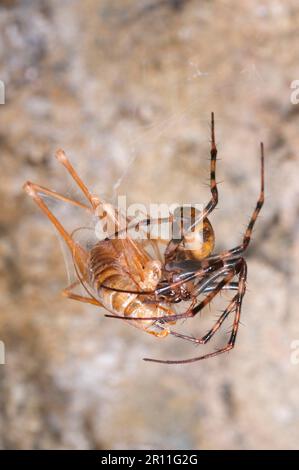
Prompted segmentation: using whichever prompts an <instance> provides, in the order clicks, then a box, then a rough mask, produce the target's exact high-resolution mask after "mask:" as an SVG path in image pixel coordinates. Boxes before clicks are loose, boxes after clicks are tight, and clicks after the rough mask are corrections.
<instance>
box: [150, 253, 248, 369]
mask: <svg viewBox="0 0 299 470" xmlns="http://www.w3.org/2000/svg"><path fill="white" fill-rule="evenodd" d="M239 263H240V267H239V288H238V294H237V295H236V296H235V305H236V313H235V318H234V324H233V328H232V332H231V335H230V338H229V341H228V343H227V345H226V346H225V347H223V348H220V349H218V350H217V351H214V352H212V353H208V354H204V355H203V356H199V357H193V358H190V359H183V360H162V359H151V358H144V361H149V362H158V363H161V364H189V363H192V362H196V361H201V360H203V359H208V358H210V357H215V356H218V355H219V354H223V353H225V352H228V351H230V350H231V349H233V347H234V346H235V342H236V336H237V333H238V328H239V323H240V315H241V306H242V300H243V297H244V294H245V291H246V278H247V265H246V261H245V260H244V258H239ZM233 300H234V299H233ZM223 315H224V313H223ZM220 318H221V317H220ZM223 321H224V319H223ZM220 326H221V325H219V327H220ZM219 327H218V328H217V329H219ZM209 333H210V332H209ZM209 333H208V334H209Z"/></svg>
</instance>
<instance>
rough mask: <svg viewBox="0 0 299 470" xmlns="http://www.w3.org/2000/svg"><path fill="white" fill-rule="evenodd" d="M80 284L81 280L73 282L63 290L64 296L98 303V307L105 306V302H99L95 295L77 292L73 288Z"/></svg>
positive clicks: (93, 303)
mask: <svg viewBox="0 0 299 470" xmlns="http://www.w3.org/2000/svg"><path fill="white" fill-rule="evenodd" d="M80 284H81V282H80V281H75V282H73V283H72V284H70V285H69V286H68V287H66V288H65V289H64V290H63V291H62V295H63V296H64V297H67V298H68V299H73V300H78V301H79V302H84V303H88V304H92V305H97V306H98V307H103V304H101V302H99V301H98V300H97V299H96V298H95V297H87V296H84V295H79V294H76V293H75V292H74V290H73V289H74V288H75V287H77V286H79V285H80ZM88 294H89V293H88ZM89 295H90V294H89Z"/></svg>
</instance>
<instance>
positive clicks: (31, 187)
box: [24, 181, 88, 275]
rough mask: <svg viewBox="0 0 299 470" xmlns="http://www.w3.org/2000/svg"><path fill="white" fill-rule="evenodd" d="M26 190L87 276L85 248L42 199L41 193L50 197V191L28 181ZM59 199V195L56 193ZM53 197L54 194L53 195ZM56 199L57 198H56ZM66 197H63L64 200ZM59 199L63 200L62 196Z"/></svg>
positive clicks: (25, 186)
mask: <svg viewBox="0 0 299 470" xmlns="http://www.w3.org/2000/svg"><path fill="white" fill-rule="evenodd" d="M24 190H25V191H26V192H27V194H28V195H29V196H30V197H32V198H33V200H34V202H35V203H36V204H37V205H38V206H39V208H40V209H41V210H42V212H43V213H44V214H45V215H46V217H47V218H48V219H49V220H50V222H51V223H52V224H53V225H54V227H55V228H56V230H57V231H58V233H59V234H60V235H61V237H62V238H63V240H64V241H65V243H66V244H67V246H68V248H69V250H70V252H71V254H72V256H73V258H74V259H75V260H76V263H77V265H78V267H79V269H80V272H81V273H82V274H84V275H85V270H86V262H87V259H88V254H87V252H86V251H85V250H84V248H83V247H82V246H81V245H80V244H79V243H77V242H75V241H74V240H73V238H72V236H71V234H70V233H69V232H68V231H67V230H66V229H65V227H64V226H63V225H62V224H61V222H60V221H59V220H58V219H57V217H55V215H54V214H53V212H52V211H51V210H50V209H49V207H48V206H47V204H46V203H45V202H44V200H43V199H42V198H41V196H40V193H42V194H45V195H49V194H50V193H51V191H50V190H48V189H46V190H44V189H43V188H42V187H41V186H39V185H36V184H35V183H31V182H30V181H28V182H27V183H25V185H24ZM54 194H55V195H56V198H57V194H58V193H54ZM51 195H53V194H51ZM54 197H55V196H54ZM63 197H64V196H62V198H63ZM58 199H61V197H60V195H59V196H58Z"/></svg>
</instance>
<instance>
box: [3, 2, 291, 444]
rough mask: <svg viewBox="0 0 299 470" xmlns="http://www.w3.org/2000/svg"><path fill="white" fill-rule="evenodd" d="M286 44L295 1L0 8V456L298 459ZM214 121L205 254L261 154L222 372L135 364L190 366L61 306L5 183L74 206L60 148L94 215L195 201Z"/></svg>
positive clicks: (244, 195) (249, 186)
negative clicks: (151, 451) (237, 316)
mask: <svg viewBox="0 0 299 470" xmlns="http://www.w3.org/2000/svg"><path fill="white" fill-rule="evenodd" d="M298 28H299V5H298V2H297V1H296V0H287V1H282V0H281V1H280V0H264V1H261V0H250V1H249V0H248V1H247V0H246V1H243V2H238V1H236V0H231V1H218V0H214V1H213V0H189V1H188V0H185V1H184V0H181V1H180V0H172V1H171V0H139V1H137V0H122V1H116V0H98V1H96V0H86V1H84V2H79V1H77V0H73V1H69V0H67V1H64V2H58V1H57V0H53V1H51V2H47V1H46V0H38V1H33V0H23V1H21V0H19V1H18V0H15V1H14V0H6V1H3V0H2V1H1V2H0V79H1V80H2V81H3V82H4V84H5V88H6V102H5V105H1V106H0V162H1V165H0V168H1V171H0V193H1V210H0V236H1V242H0V243H1V244H0V253H1V258H0V273H1V283H0V289H1V291H0V301H1V313H0V339H1V340H2V341H3V342H4V344H5V351H6V358H5V359H6V364H5V365H0V387H1V392H0V446H1V448H3V449H12V448H17V449H25V448H33V449H46V448H51V449H64V448H71V449H92V448H97V449H102V448H111V449H120V448H157V449H163V448H175V449H184V448H196V449H218V448H225V449H253V448H259V449H263V448H271V449H277V448H288V449H295V448H298V447H299V442H298V439H299V438H298V436H299V364H297V365H296V364H295V362H296V360H294V359H296V358H298V354H297V356H296V351H295V349H292V348H294V347H296V340H297V343H298V340H299V321H298V318H299V317H298V305H299V294H298V292H299V289H298V288H299V280H298V274H299V268H298V266H299V242H298V234H299V220H298V214H299V203H298V196H299V189H298V176H299V157H298V149H299V132H298V117H299V104H297V105H296V104H292V103H291V100H290V97H291V93H292V91H293V90H292V89H291V83H292V81H293V80H296V79H299V65H298V57H299V43H298ZM212 110H213V111H214V112H215V115H216V126H217V127H216V131H217V141H218V149H219V157H220V159H221V160H220V161H219V164H218V180H219V181H221V182H222V183H221V184H220V185H219V190H220V203H219V210H217V211H215V213H214V214H213V216H212V217H211V220H212V222H213V225H214V227H215V231H216V236H217V249H223V248H224V247H232V246H234V245H236V244H237V243H238V242H239V240H240V238H241V236H242V232H243V231H244V229H245V225H246V223H247V222H248V219H249V217H250V213H251V211H252V209H253V207H254V205H255V201H256V198H257V195H258V190H259V142H260V141H261V140H263V141H264V142H265V149H266V179H267V181H266V183H267V186H266V196H267V197H266V205H265V207H264V210H263V214H262V216H261V217H260V219H259V221H258V224H257V227H256V230H255V235H254V240H253V243H252V246H251V248H250V250H249V252H248V264H249V279H248V293H247V295H246V297H245V301H244V306H243V315H242V323H243V325H242V327H241V329H240V333H239V336H238V339H237V345H236V348H235V350H234V351H232V352H231V353H229V354H228V355H225V356H219V357H217V358H214V359H211V360H209V361H206V362H205V361H204V362H200V363H195V364H193V365H188V366H173V367H170V366H163V365H157V364H150V363H144V362H143V361H142V360H141V359H142V357H144V356H152V357H165V358H166V357H167V358H179V357H181V358H183V357H192V356H194V355H199V354H201V353H202V352H203V351H205V349H204V348H194V347H193V346H192V345H190V344H188V343H187V344H185V343H184V342H179V341H178V340H174V339H169V340H164V341H163V340H160V341H159V340H158V339H155V338H152V337H150V336H149V335H146V334H144V333H142V332H140V331H138V330H136V329H134V328H129V327H128V326H127V325H124V324H122V323H121V322H118V321H114V320H109V319H105V318H104V317H103V312H102V311H101V310H98V309H96V308H95V307H93V306H87V305H84V304H81V303H77V302H74V301H71V300H67V299H64V298H62V297H61V296H60V295H59V292H60V290H62V288H64V287H65V285H66V283H67V279H66V274H65V265H64V261H63V256H62V254H61V249H60V246H59V243H58V242H57V237H56V236H55V234H54V231H53V229H52V228H51V226H50V224H49V222H48V221H47V220H46V219H45V218H44V217H43V215H42V214H41V213H40V211H39V210H38V208H37V207H36V206H35V205H34V204H33V202H32V200H30V198H28V197H27V196H26V195H25V194H24V193H23V191H22V184H23V182H24V181H25V180H27V179H30V180H32V181H35V182H39V183H40V184H43V185H45V186H48V187H50V188H53V189H56V190H58V191H61V192H64V194H69V195H70V194H75V196H79V195H78V193H76V189H75V188H74V187H73V185H72V183H71V182H70V181H69V180H67V179H66V174H65V172H64V171H63V168H60V166H59V165H58V164H57V161H56V160H55V159H54V158H53V155H54V151H55V150H56V149H57V148H58V147H62V148H64V149H65V151H66V152H67V153H68V154H69V155H70V156H71V160H72V162H73V164H74V166H75V167H76V168H77V169H78V171H79V172H80V174H81V175H82V177H84V180H85V181H86V182H87V183H88V185H89V187H90V188H91V190H92V191H95V192H97V193H98V194H99V195H100V196H101V197H104V198H107V199H108V200H109V201H110V202H113V201H115V198H116V196H117V194H127V197H128V200H129V202H144V203H149V202H176V201H179V202H186V203H187V202H199V203H203V202H205V201H207V199H208V198H209V189H208V187H207V186H206V185H205V184H206V183H207V181H208V176H209V174H208V168H209V162H208V157H209V130H210V112H211V111H212ZM61 215H62V216H63V220H64V221H66V222H67V221H69V223H72V224H74V226H82V225H84V222H83V221H82V219H81V214H79V213H75V214H74V213H73V212H72V211H71V210H70V209H69V208H67V207H65V208H64V209H63V210H62V213H61ZM203 317H207V318H210V319H211V317H213V314H212V313H209V310H206V311H205V312H204V313H203V315H202V319H203ZM201 325H202V324H201V319H200V318H198V319H196V320H194V328H198V331H200V332H202V333H203V332H204V331H205V329H203V327H202V326H201ZM228 326H229V324H228V325H227V327H228ZM191 328H192V330H191V331H194V330H193V325H192V326H191ZM224 340H225V338H224ZM297 348H298V344H297ZM292 353H293V356H292ZM292 357H293V360H292Z"/></svg>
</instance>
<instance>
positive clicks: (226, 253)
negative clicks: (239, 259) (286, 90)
mask: <svg viewBox="0 0 299 470" xmlns="http://www.w3.org/2000/svg"><path fill="white" fill-rule="evenodd" d="M264 199H265V177H264V144H263V143H262V142H261V188H260V195H259V198H258V200H257V203H256V207H255V209H254V211H253V213H252V215H251V218H250V221H249V224H248V226H247V228H246V231H245V234H244V237H243V241H242V243H241V245H238V246H236V247H235V248H232V249H231V250H227V251H224V252H223V253H222V254H220V255H216V256H212V257H211V258H210V259H212V260H213V259H218V258H219V257H221V258H222V259H224V258H228V257H230V256H239V255H241V254H242V253H243V252H244V251H245V250H246V249H247V247H248V245H249V243H250V240H251V236H252V231H253V227H254V225H255V222H256V220H257V218H258V215H259V213H260V211H261V209H262V207H263V204H264Z"/></svg>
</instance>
